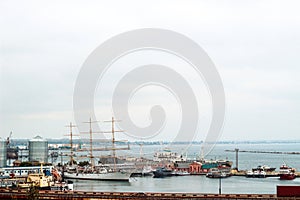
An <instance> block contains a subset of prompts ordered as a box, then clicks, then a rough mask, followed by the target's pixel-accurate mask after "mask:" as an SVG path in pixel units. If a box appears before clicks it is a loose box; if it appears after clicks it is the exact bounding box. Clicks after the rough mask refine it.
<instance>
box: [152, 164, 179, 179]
mask: <svg viewBox="0 0 300 200" xmlns="http://www.w3.org/2000/svg"><path fill="white" fill-rule="evenodd" d="M153 174H154V176H153V178H164V177H166V176H174V173H173V170H172V169H167V168H165V167H159V168H156V170H155V171H153Z"/></svg>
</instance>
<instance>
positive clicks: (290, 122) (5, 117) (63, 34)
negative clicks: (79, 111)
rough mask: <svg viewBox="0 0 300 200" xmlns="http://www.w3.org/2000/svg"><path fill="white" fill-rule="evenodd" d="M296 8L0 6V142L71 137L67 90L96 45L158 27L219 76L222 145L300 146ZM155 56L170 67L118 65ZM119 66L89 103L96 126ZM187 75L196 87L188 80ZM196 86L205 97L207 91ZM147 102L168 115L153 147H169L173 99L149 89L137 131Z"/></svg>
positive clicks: (242, 4) (137, 112) (142, 96)
mask: <svg viewBox="0 0 300 200" xmlns="http://www.w3.org/2000/svg"><path fill="white" fill-rule="evenodd" d="M299 7H300V3H299V1H275V0H269V1H261V0H260V1H255V0H251V1H239V0H236V1H229V0H228V1H211V0H209V1H199V0H195V1H183V0H182V1H178V0H177V1H176V0H170V1H156V0H151V1H139V0H137V1H63V2H62V1H11V0H3V1H1V2H0V16H1V17H0V27H1V30H0V38H1V44H0V66H1V68H0V70H1V71H0V112H1V113H0V137H2V138H3V137H7V136H8V135H9V132H10V131H13V137H15V138H31V137H33V136H34V135H37V134H39V135H41V136H43V137H46V138H60V137H63V135H64V134H66V133H67V132H68V130H67V128H65V127H64V126H65V125H66V124H67V123H69V122H70V121H74V118H73V89H74V85H75V81H76V77H77V74H78V73H79V71H80V68H81V65H82V64H83V62H84V61H85V59H86V58H87V56H88V55H89V54H90V53H91V52H92V51H93V50H94V49H95V48H96V47H97V46H98V45H100V44H101V43H102V42H104V41H106V40H107V39H109V38H110V37H112V36H114V35H117V34H120V33H122V32H125V31H130V30H132V29H138V28H163V29H170V30H173V31H176V32H179V33H182V34H184V35H186V36H188V37H189V38H191V39H192V40H194V41H195V42H197V43H198V44H199V45H201V47H203V49H204V50H205V51H206V52H207V53H208V55H209V56H210V57H211V59H212V60H213V62H214V63H215V65H216V67H217V69H218V70H219V73H220V76H221V78H222V80H223V84H224V87H225V94H226V119H225V124H224V129H223V134H222V137H221V139H223V140H245V139H249V140H256V139H258V140H259V139H298V140H299V139H300V136H299V133H300V126H299V124H300V123H299V122H300V103H299V102H300V82H299V74H300V56H299V52H300V14H299ZM151 56H154V57H151ZM155 56H156V58H157V61H156V63H157V64H159V63H160V61H161V62H166V63H168V62H170V63H171V60H172V59H171V58H169V57H168V56H167V55H166V57H164V55H163V54H162V55H155V53H150V54H147V53H145V54H143V55H139V56H138V59H137V58H134V57H132V56H131V57H130V56H129V58H127V60H126V58H124V60H123V61H120V63H119V65H122V63H123V64H124V63H134V64H137V63H138V64H142V63H144V64H148V63H149V60H153V59H152V58H155ZM149 57H150V58H149ZM173 62H174V61H173ZM179 62H180V61H178V63H179ZM178 63H177V64H178ZM175 65H176V64H175ZM178 65H179V64H178ZM183 65H184V64H183ZM117 68H118V63H116V65H115V67H114V68H113V69H112V70H111V72H110V74H108V76H107V78H106V79H105V80H103V82H104V83H106V84H104V85H107V87H104V88H102V89H103V90H102V92H101V91H100V90H101V87H99V90H98V92H97V95H95V99H96V101H95V108H97V111H96V116H97V119H100V120H105V119H108V118H110V117H111V108H110V107H109V105H110V104H109V102H110V92H109V91H111V90H113V88H112V89H111V88H110V87H111V85H113V84H110V82H115V81H116V77H118V75H120V73H121V72H120V71H118V69H117ZM175 68H176V67H175ZM177 68H178V70H179V71H180V67H178V66H177ZM181 70H182V69H181ZM184 71H185V70H183V72H182V73H184ZM121 74H122V73H121ZM186 76H187V79H194V77H193V76H192V73H190V74H188V73H187V74H186ZM189 76H190V77H189ZM200 82H201V80H200ZM194 84H196V85H197V82H194ZM199 84H200V85H201V84H203V83H199ZM199 88H200V89H199ZM199 88H198V90H201V91H202V90H205V87H203V86H199ZM196 90H197V89H196ZM201 91H199V94H200V93H201ZM204 93H205V92H204ZM149 95H150V97H153V96H155V97H156V96H158V97H160V98H153V99H152V100H153V101H154V100H155V101H158V100H161V101H162V104H165V105H166V110H167V111H169V117H168V118H167V119H168V122H167V127H166V128H167V129H166V130H165V131H164V132H163V133H162V135H160V136H159V137H157V138H154V140H156V139H157V140H158V139H166V140H168V139H170V138H172V136H170V135H172V134H174V133H176V129H178V120H180V117H178V116H177V117H176V116H174V113H175V114H178V112H177V111H176V110H178V105H177V102H176V100H175V101H174V99H172V98H173V97H172V96H170V95H169V94H166V92H165V91H161V90H160V89H159V88H155V87H154V88H148V90H147V88H146V91H144V93H143V92H142V91H141V92H140V93H137V97H136V100H132V101H133V102H135V101H136V102H135V103H133V104H132V106H131V109H132V110H131V111H130V112H131V115H132V117H133V120H134V119H135V118H136V120H137V123H138V124H140V125H145V124H143V123H144V122H145V123H146V124H147V123H148V122H147V120H149V119H148V118H147V115H148V113H147V112H148V110H147V106H149V105H148V104H149V103H150V104H151V103H153V102H151V101H150V102H149V99H151V98H150V97H149ZM164 95H165V96H164ZM168 95H169V96H168ZM200 96H201V95H200ZM198 98H199V99H201V98H202V97H198ZM205 99H206V100H205ZM205 101H207V98H205V97H204V103H202V104H201V103H199V104H200V108H202V109H200V111H203V112H201V116H200V118H199V119H200V121H201V123H200V124H201V125H200V127H199V136H198V137H197V139H203V135H201V132H205V130H207V127H208V126H209V122H210V112H209V106H205V105H209V102H205ZM170 102H173V103H170ZM155 103H159V102H155ZM201 105H202V107H201ZM168 106H169V107H168ZM207 107H208V108H207ZM140 108H144V110H143V109H140ZM174 110H175V111H174ZM179 114H180V113H179ZM167 115H168V112H167ZM139 120H140V121H139Z"/></svg>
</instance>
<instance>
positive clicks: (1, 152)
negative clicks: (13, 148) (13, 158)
mask: <svg viewBox="0 0 300 200" xmlns="http://www.w3.org/2000/svg"><path fill="white" fill-rule="evenodd" d="M6 156H7V144H6V140H4V139H2V138H1V137H0V167H6V162H7V157H6Z"/></svg>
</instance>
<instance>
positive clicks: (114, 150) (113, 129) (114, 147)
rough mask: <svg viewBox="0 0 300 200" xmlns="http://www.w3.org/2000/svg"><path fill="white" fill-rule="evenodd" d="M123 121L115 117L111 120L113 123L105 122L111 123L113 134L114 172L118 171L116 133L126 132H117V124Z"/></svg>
mask: <svg viewBox="0 0 300 200" xmlns="http://www.w3.org/2000/svg"><path fill="white" fill-rule="evenodd" d="M120 121H121V120H116V119H115V118H114V117H112V118H111V121H104V122H111V134H112V153H113V159H114V171H116V168H117V167H116V165H117V160H116V145H115V143H116V139H115V132H124V131H122V130H117V131H116V130H115V122H120Z"/></svg>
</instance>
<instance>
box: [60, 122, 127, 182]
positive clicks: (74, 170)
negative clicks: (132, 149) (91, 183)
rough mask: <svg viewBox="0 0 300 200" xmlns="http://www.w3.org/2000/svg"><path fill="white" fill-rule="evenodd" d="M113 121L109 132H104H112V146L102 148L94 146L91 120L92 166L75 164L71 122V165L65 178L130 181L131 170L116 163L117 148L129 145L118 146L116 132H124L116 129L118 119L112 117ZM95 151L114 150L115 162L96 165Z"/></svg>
mask: <svg viewBox="0 0 300 200" xmlns="http://www.w3.org/2000/svg"><path fill="white" fill-rule="evenodd" d="M109 122H111V123H112V129H111V131H109V132H102V133H112V140H111V143H112V146H111V148H107V147H106V148H100V149H95V148H93V131H92V123H93V121H92V120H91V118H90V120H89V122H87V123H89V125H90V130H89V132H88V133H89V135H90V144H89V147H90V148H89V156H88V157H89V158H90V166H88V167H80V166H78V165H75V164H74V158H73V156H74V153H73V143H72V136H73V134H72V127H74V126H73V125H72V124H70V126H69V127H70V143H71V154H70V165H69V166H68V167H67V170H66V171H64V173H63V177H64V178H65V179H79V180H99V181H129V179H130V176H131V170H130V169H129V170H128V169H127V170H126V169H125V168H124V167H122V165H118V164H117V163H116V161H117V157H116V150H128V149H129V145H128V147H124V148H117V147H116V145H115V143H116V140H115V132H122V131H115V128H114V124H115V122H116V120H115V119H114V117H112V120H111V121H109ZM79 151H86V149H81V150H79ZM93 151H112V154H113V155H112V156H111V158H112V160H113V163H111V164H98V165H95V161H94V158H95V157H96V156H94V155H93Z"/></svg>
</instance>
